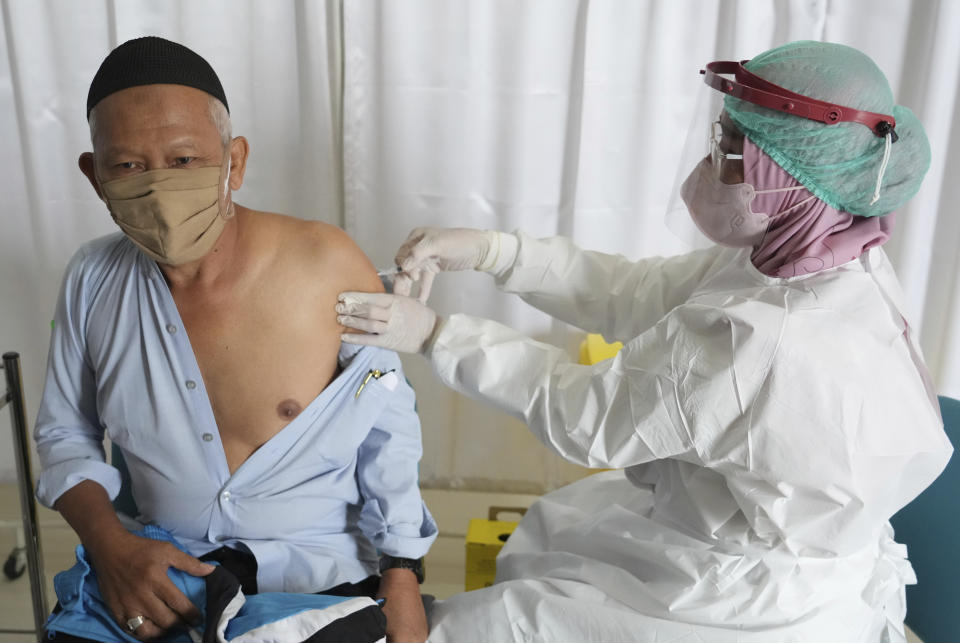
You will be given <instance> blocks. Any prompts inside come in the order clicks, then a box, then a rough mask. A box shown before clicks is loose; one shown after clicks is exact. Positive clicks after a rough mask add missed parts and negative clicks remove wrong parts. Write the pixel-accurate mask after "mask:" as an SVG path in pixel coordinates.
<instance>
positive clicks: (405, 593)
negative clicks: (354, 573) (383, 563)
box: [377, 569, 428, 643]
mask: <svg viewBox="0 0 960 643" xmlns="http://www.w3.org/2000/svg"><path fill="white" fill-rule="evenodd" d="M377 597H378V598H385V599H387V602H386V603H384V605H383V613H384V614H385V615H386V617H387V643H423V642H424V641H426V640H427V633H428V627H427V615H426V614H425V613H424V611H423V599H422V598H420V585H419V584H418V583H417V577H416V576H415V575H414V573H413V572H412V571H410V570H409V569H387V570H384V572H383V575H382V576H381V577H380V591H379V592H377Z"/></svg>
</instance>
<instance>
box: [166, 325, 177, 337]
mask: <svg viewBox="0 0 960 643" xmlns="http://www.w3.org/2000/svg"><path fill="white" fill-rule="evenodd" d="M167 332H168V333H170V334H171V335H173V334H174V333H175V332H177V327H176V326H174V325H173V324H167Z"/></svg>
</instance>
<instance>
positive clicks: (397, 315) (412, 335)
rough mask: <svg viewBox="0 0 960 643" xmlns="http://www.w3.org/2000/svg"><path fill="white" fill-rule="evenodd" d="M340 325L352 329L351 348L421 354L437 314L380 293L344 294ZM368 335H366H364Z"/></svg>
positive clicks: (413, 302) (347, 337) (408, 300)
mask: <svg viewBox="0 0 960 643" xmlns="http://www.w3.org/2000/svg"><path fill="white" fill-rule="evenodd" d="M339 302H340V303H338V304H337V315H338V317H337V321H338V322H339V323H340V324H342V325H344V326H346V327H347V328H348V329H354V330H359V331H363V333H359V334H358V333H345V334H344V335H342V336H341V338H342V339H343V341H345V342H347V343H348V344H361V345H364V346H379V347H380V348H386V349H389V350H394V351H400V352H401V353H421V352H423V351H424V350H425V349H426V348H427V346H428V340H429V339H430V337H431V336H432V335H433V332H434V329H435V328H436V326H437V314H436V313H435V312H433V310H431V309H430V308H427V307H426V306H424V305H423V304H422V303H420V302H419V301H417V300H416V299H411V298H410V297H403V296H400V295H385V294H380V293H364V292H345V293H340V297H339ZM364 333H366V334H364Z"/></svg>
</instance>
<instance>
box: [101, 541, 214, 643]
mask: <svg viewBox="0 0 960 643" xmlns="http://www.w3.org/2000/svg"><path fill="white" fill-rule="evenodd" d="M87 551H88V552H89V554H90V558H91V560H92V562H93V567H94V569H95V570H96V572H97V580H98V582H99V585H100V595H101V596H102V597H103V601H104V603H106V605H107V608H108V609H109V610H110V613H111V614H113V617H114V618H115V619H116V620H117V622H118V623H120V626H121V627H123V628H124V629H125V630H126V629H127V621H128V620H130V619H132V618H135V617H137V616H143V617H144V618H145V619H146V620H145V621H144V622H143V624H142V625H140V626H139V627H138V628H137V629H136V630H135V631H134V632H132V635H133V636H135V637H136V638H138V639H140V640H146V639H151V638H155V637H157V636H161V635H162V634H164V633H165V632H167V631H169V630H173V629H182V628H186V627H190V626H193V625H197V624H199V622H200V611H199V610H198V609H197V607H196V606H195V605H194V604H193V603H191V602H190V600H189V599H188V598H187V597H186V596H184V595H183V593H182V592H181V591H180V590H179V589H177V587H176V585H174V584H173V581H171V580H170V577H169V576H167V570H168V569H169V568H170V567H175V568H176V569H179V570H181V571H184V572H186V573H188V574H192V575H193V576H206V575H207V574H209V573H210V572H212V571H213V570H214V566H213V565H208V564H206V563H202V562H200V561H199V560H197V559H196V558H194V557H193V556H190V555H188V554H185V553H184V552H182V551H180V550H179V549H177V548H176V547H175V546H173V545H172V544H170V543H166V542H160V541H156V540H151V539H149V538H140V537H139V536H134V535H133V534H130V533H125V534H123V535H118V536H116V537H114V538H112V539H110V540H105V541H103V540H102V541H100V542H99V543H97V544H96V546H95V547H87Z"/></svg>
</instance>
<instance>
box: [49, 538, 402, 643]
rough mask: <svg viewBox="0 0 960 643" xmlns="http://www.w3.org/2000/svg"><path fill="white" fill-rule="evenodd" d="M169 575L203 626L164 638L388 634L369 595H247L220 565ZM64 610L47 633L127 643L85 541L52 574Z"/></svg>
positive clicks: (317, 639)
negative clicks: (203, 572)
mask: <svg viewBox="0 0 960 643" xmlns="http://www.w3.org/2000/svg"><path fill="white" fill-rule="evenodd" d="M136 535H138V536H141V537H143V538H151V539H153V540H160V541H166V542H170V543H172V544H173V545H175V546H177V547H178V548H179V549H181V550H184V551H186V550H185V549H184V548H183V547H182V546H181V545H180V544H179V543H178V542H177V541H176V539H174V538H173V536H172V535H171V534H170V533H169V532H167V531H166V530H165V529H162V528H160V527H156V526H153V525H148V526H147V527H145V528H143V529H142V530H140V531H139V532H136ZM167 575H168V576H169V577H170V580H171V581H173V583H174V585H176V587H177V589H179V590H180V591H181V592H183V593H184V594H185V595H186V596H187V598H189V599H190V600H191V601H192V602H193V604H194V605H196V606H197V608H198V609H199V610H200V612H201V614H202V616H203V619H202V620H203V625H201V626H199V627H196V628H193V629H191V630H190V631H188V632H179V633H175V634H170V635H167V636H165V637H162V638H160V639H157V640H158V641H162V642H163V643H228V642H229V643H253V642H255V641H264V640H271V641H290V642H291V643H299V642H308V641H309V643H326V642H333V641H342V640H350V641H356V642H358V643H363V642H373V641H379V640H381V639H383V638H384V636H385V635H386V617H385V616H384V615H383V611H382V610H381V609H380V606H379V605H378V604H377V602H376V601H374V600H373V599H371V598H368V597H366V596H360V597H342V596H329V595H323V594H287V593H280V592H271V593H265V594H256V595H253V596H244V594H243V592H242V591H241V589H240V582H239V581H238V580H237V579H236V577H235V576H234V575H233V574H231V573H230V572H229V571H228V570H227V569H225V568H223V567H222V566H217V568H216V569H215V570H214V571H213V572H212V573H211V574H209V575H208V576H205V577H202V578H201V577H197V576H191V575H190V574H187V573H186V572H182V571H180V570H178V569H174V568H170V569H169V570H167ZM54 588H55V590H56V593H57V598H58V599H59V601H60V605H61V608H62V609H61V611H60V612H58V613H56V614H53V615H51V616H50V618H49V619H48V620H47V624H46V628H47V631H48V632H63V633H65V634H72V635H74V636H80V637H84V638H89V639H93V640H96V641H104V642H110V643H113V642H118V643H119V642H130V643H136V642H137V639H135V638H134V637H132V636H130V634H129V633H128V632H126V631H125V630H124V629H123V628H122V627H121V626H120V625H118V624H117V623H116V621H114V619H113V617H112V616H111V615H110V612H109V610H108V609H107V607H106V605H105V604H104V602H103V599H102V597H101V595H100V589H99V586H98V584H97V575H96V571H94V569H93V567H92V565H91V564H90V561H89V559H88V557H87V552H86V550H85V549H84V547H83V545H79V546H78V547H77V563H76V564H75V565H74V566H73V567H71V568H70V569H69V570H67V571H65V572H61V573H59V574H57V576H56V577H55V578H54Z"/></svg>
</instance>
